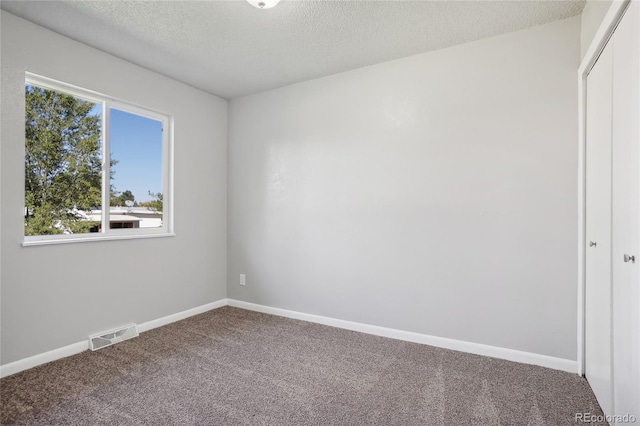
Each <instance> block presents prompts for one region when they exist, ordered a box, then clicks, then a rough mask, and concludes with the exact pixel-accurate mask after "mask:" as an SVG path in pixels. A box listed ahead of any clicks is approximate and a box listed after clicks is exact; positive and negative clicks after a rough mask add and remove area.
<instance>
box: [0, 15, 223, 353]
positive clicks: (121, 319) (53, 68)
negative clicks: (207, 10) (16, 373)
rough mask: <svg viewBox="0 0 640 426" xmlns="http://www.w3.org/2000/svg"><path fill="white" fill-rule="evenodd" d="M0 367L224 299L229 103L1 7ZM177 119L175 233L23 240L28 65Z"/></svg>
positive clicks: (51, 76)
mask: <svg viewBox="0 0 640 426" xmlns="http://www.w3.org/2000/svg"><path fill="white" fill-rule="evenodd" d="M1 40H2V86H1V88H2V96H1V98H2V101H1V102H2V103H1V107H2V133H1V136H2V144H1V149H2V157H1V159H2V163H1V174H2V179H1V182H2V206H1V211H2V214H1V217H2V222H1V224H0V225H1V226H0V232H1V233H2V259H1V268H2V272H1V280H2V353H1V357H2V360H1V363H2V364H7V363H9V362H12V361H15V360H18V359H22V358H25V357H28V356H31V355H34V354H38V353H42V352H45V351H48V350H51V349H56V348H59V347H62V346H64V345H68V344H71V343H76V342H79V341H82V340H84V339H86V338H87V336H88V335H89V334H91V333H95V332H98V331H101V330H104V329H108V328H110V327H114V326H119V325H122V324H125V323H127V322H137V323H142V322H146V321H150V320H153V319H156V318H160V317H163V316H165V315H169V314H173V313H176V312H180V311H183V310H185V309H189V308H193V307H195V306H200V305H203V304H205V303H208V302H212V301H215V300H219V299H221V298H224V297H225V296H226V186H227V176H226V175H227V166H226V163H227V151H226V146H227V145H226V144H227V103H226V101H224V100H222V99H220V98H217V97H214V96H212V95H209V94H206V93H204V92H201V91H199V90H196V89H194V88H191V87H189V86H186V85H184V84H182V83H178V82H176V81H174V80H171V79H168V78H166V77H163V76H161V75H158V74H155V73H153V72H150V71H148V70H145V69H142V68H140V67H137V66H134V65H132V64H131V63H128V62H125V61H122V60H119V59H117V58H114V57H113V56H110V55H107V54H105V53H102V52H100V51H97V50H95V49H92V48H89V47H88V46H86V45H83V44H80V43H77V42H75V41H72V40H70V39H68V38H65V37H62V36H60V35H57V34H55V33H52V32H50V31H48V30H45V29H44V28H41V27H38V26H36V25H33V24H31V23H28V22H26V21H24V20H21V19H19V18H17V17H15V16H13V15H10V14H8V13H6V12H2V37H1ZM25 71H30V72H33V73H36V74H40V75H44V76H47V77H50V78H53V79H57V80H60V81H64V82H67V83H71V84H75V85H77V86H81V87H85V88H88V89H91V90H95V91H98V92H102V93H106V94H109V95H112V96H115V97H119V98H122V99H126V100H129V101H131V102H134V103H138V104H140V105H144V106H148V107H150V108H153V109H157V110H160V111H166V112H169V113H173V114H174V118H175V231H176V234H177V236H176V237H173V238H158V239H147V240H128V241H102V242H94V243H78V244H64V245H49V246H37V247H21V242H22V235H23V197H24V170H23V169H24V166H23V164H24V160H23V155H24V72H25Z"/></svg>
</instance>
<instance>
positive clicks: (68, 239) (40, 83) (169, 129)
mask: <svg viewBox="0 0 640 426" xmlns="http://www.w3.org/2000/svg"><path fill="white" fill-rule="evenodd" d="M25 84H30V85H33V86H37V87H40V88H43V89H49V90H55V91H58V92H62V93H65V94H68V95H71V96H74V97H77V98H80V99H82V100H86V101H89V102H93V103H97V104H101V105H102V123H101V125H102V133H101V143H102V207H101V216H102V217H101V224H102V226H101V228H102V230H101V231H100V232H92V233H85V234H56V235H25V236H24V240H23V243H22V245H23V246H35V245H45V244H62V243H75V242H83V241H102V240H125V239H138V238H157V237H170V236H175V234H174V231H173V116H172V115H171V114H166V113H163V112H160V111H157V110H154V109H150V108H147V107H143V106H140V105H136V104H133V103H131V102H127V101H123V100H121V99H117V98H115V97H112V96H108V95H104V94H102V93H98V92H94V91H91V90H87V89H83V88H80V87H77V86H74V85H71V84H67V83H62V82H60V81H56V80H53V79H50V78H47V77H43V76H40V75H36V74H32V73H29V72H27V73H25ZM111 108H115V109H118V110H121V111H125V112H128V113H132V114H135V115H140V116H143V117H148V118H151V119H154V120H158V121H160V122H162V204H163V209H162V210H163V211H162V226H161V227H157V228H125V229H110V227H109V222H110V221H109V216H110V204H111V191H110V189H111V182H110V181H111V179H110V169H111V166H110V164H111V154H110V153H111V150H110V146H109V145H110V135H109V122H110V109H111ZM23 134H24V132H23ZM23 147H25V149H26V140H25V143H24V144H23ZM23 176H24V173H23ZM22 199H23V202H24V194H23V197H22ZM105 206H106V207H105ZM23 232H24V231H23Z"/></svg>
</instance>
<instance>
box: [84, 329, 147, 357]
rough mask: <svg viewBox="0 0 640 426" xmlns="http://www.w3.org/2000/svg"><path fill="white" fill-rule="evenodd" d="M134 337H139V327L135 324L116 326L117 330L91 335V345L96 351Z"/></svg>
mask: <svg viewBox="0 0 640 426" xmlns="http://www.w3.org/2000/svg"><path fill="white" fill-rule="evenodd" d="M132 337H138V327H137V326H136V325H135V324H129V325H126V326H124V327H120V328H116V329H115V330H110V331H106V332H102V333H98V334H93V335H91V336H89V347H90V349H91V350H92V351H96V350H98V349H102V348H104V347H107V346H111V345H113V344H114V343H118V342H122V341H123V340H127V339H131V338H132Z"/></svg>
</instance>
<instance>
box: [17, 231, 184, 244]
mask: <svg viewBox="0 0 640 426" xmlns="http://www.w3.org/2000/svg"><path fill="white" fill-rule="evenodd" d="M85 235H86V234H85ZM175 236H176V234H175V233H173V232H163V233H155V234H129V235H125V234H121V235H102V236H93V235H87V236H83V235H80V236H74V237H71V238H59V237H58V238H51V239H33V240H25V241H23V242H22V247H31V246H45V245H54V244H70V243H84V242H94V241H114V240H138V239H146V238H166V237H175ZM36 238H37V237H36Z"/></svg>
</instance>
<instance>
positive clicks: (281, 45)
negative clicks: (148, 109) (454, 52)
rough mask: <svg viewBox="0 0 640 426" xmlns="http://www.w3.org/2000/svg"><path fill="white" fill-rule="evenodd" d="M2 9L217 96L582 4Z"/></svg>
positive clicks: (532, 21)
mask: <svg viewBox="0 0 640 426" xmlns="http://www.w3.org/2000/svg"><path fill="white" fill-rule="evenodd" d="M0 6H1V8H2V9H4V10H6V11H8V12H10V13H13V14H15V15H17V16H20V17H22V18H25V19H27V20H29V21H32V22H34V23H36V24H39V25H42V26H44V27H46V28H49V29H51V30H53V31H56V32H58V33H60V34H63V35H65V36H68V37H70V38H72V39H75V40H78V41H81V42H83V43H86V44H88V45H90V46H93V47H96V48H98V49H100V50H103V51H105V52H108V53H110V54H112V55H115V56H118V57H120V58H123V59H126V60H128V61H130V62H133V63H135V64H138V65H141V66H143V67H145V68H149V69H152V70H154V71H157V72H159V73H161V74H164V75H167V76H169V77H172V78H174V79H176V80H180V81H183V82H185V83H187V84H190V85H192V86H195V87H197V88H200V89H202V90H205V91H207V92H210V93H213V94H216V95H218V96H221V97H224V98H233V97H237V96H242V95H246V94H250V93H255V92H259V91H262V90H267V89H272V88H276V87H280V86H285V85H288V84H292V83H296V82H300V81H304V80H310V79H313V78H318V77H322V76H326V75H330V74H335V73H338V72H342V71H346V70H350V69H354V68H359V67H362V66H366V65H371V64H375V63H379V62H384V61H388V60H392V59H397V58H401V57H405V56H410V55H415V54H418V53H423V52H427V51H431V50H435V49H441V48H444V47H449V46H453V45H456V44H461V43H465V42H469V41H472V40H478V39H481V38H485V37H490V36H493V35H498V34H502V33H506V32H510V31H516V30H519V29H523V28H527V27H530V26H534V25H539V24H544V23H547V22H551V21H555V20H558V19H563V18H568V17H571V16H575V15H578V14H580V13H581V12H582V9H583V7H584V0H563V1H542V0H539V1H513V0H512V1H442V0H440V1H365V0H360V1H341V0H334V1H282V2H281V3H280V4H279V5H278V6H276V7H275V8H273V9H268V10H259V9H256V8H254V7H253V6H251V5H249V4H248V3H247V2H246V1H244V0H231V1H219V0H209V1H131V0H118V1H115V0H113V1H105V0H102V1H5V0H2V2H1V3H0Z"/></svg>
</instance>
